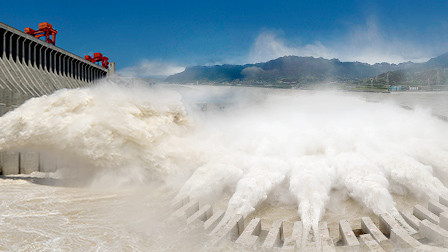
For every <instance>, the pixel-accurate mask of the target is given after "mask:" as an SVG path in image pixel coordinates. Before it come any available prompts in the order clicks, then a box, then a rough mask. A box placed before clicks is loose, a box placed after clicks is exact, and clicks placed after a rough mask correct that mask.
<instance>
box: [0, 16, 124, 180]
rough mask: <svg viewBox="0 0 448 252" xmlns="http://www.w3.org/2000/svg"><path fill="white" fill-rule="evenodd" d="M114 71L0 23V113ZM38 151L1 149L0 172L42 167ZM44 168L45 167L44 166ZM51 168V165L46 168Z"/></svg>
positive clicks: (16, 172)
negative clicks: (34, 98)
mask: <svg viewBox="0 0 448 252" xmlns="http://www.w3.org/2000/svg"><path fill="white" fill-rule="evenodd" d="M114 71H115V64H114V63H111V67H110V69H109V70H107V69H104V68H103V67H100V66H98V65H96V64H94V63H92V62H90V61H87V60H85V59H83V58H81V57H79V56H77V55H74V54H73V53H70V52H68V51H65V50H63V49H61V48H59V47H57V46H54V45H52V44H50V43H47V42H44V41H42V40H40V39H38V38H35V37H34V36H32V35H29V34H26V33H24V32H22V31H19V30H17V29H15V28H13V27H11V26H8V25H6V24H4V23H0V116H3V115H4V114H6V113H7V112H8V111H11V110H13V109H15V108H16V107H18V106H20V105H21V104H22V103H24V102H25V101H26V100H28V99H29V98H32V97H39V96H42V95H50V94H52V93H53V92H54V91H56V90H59V89H64V88H66V89H71V88H80V87H86V86H89V85H92V84H93V83H95V82H96V81H98V80H99V79H101V78H104V77H106V76H107V75H108V74H109V73H113V72H114ZM41 163H42V162H41V161H40V155H39V153H27V152H3V153H1V155H0V171H1V172H2V174H3V175H8V174H18V173H31V172H33V171H39V170H44V168H43V164H41ZM45 170H48V169H45ZM50 170H52V169H50Z"/></svg>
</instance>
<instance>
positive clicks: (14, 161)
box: [0, 151, 20, 175]
mask: <svg viewBox="0 0 448 252" xmlns="http://www.w3.org/2000/svg"><path fill="white" fill-rule="evenodd" d="M1 156H2V158H1V164H0V166H1V170H2V174H3V175H11V174H18V173H19V164H20V157H19V152H17V151H5V152H2V153H1Z"/></svg>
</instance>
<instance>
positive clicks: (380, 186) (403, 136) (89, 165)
mask: <svg viewBox="0 0 448 252" xmlns="http://www.w3.org/2000/svg"><path fill="white" fill-rule="evenodd" d="M121 82H122V81H121V80H120V79H115V80H113V81H112V80H109V81H106V82H105V83H103V84H102V85H99V86H97V87H93V88H87V89H76V90H61V91H58V92H56V93H55V94H53V95H51V96H44V97H40V98H33V99H31V100H29V101H27V102H26V103H25V104H24V105H22V106H21V107H19V108H17V109H16V110H15V111H13V112H10V113H8V114H6V115H4V116H3V117H1V118H0V125H2V127H1V129H0V150H7V149H8V150H13V149H17V150H24V149H25V150H39V151H45V152H46V155H49V156H50V157H51V158H53V159H56V158H57V159H59V163H60V165H59V168H60V169H59V170H58V171H57V172H56V173H51V174H50V175H46V174H44V173H33V174H31V175H18V176H9V177H3V178H2V179H1V180H0V187H1V188H2V191H3V193H2V194H0V199H1V204H0V234H1V236H2V237H3V238H2V239H1V240H0V249H1V250H18V249H29V250H45V249H49V248H60V249H62V250H64V248H66V249H75V250H86V249H87V250H90V249H92V248H96V249H100V250H174V249H177V250H179V249H180V250H192V249H193V250H198V249H206V248H207V247H206V246H207V244H206V241H207V237H206V236H205V234H203V233H201V232H198V231H197V230H195V231H190V232H189V231H188V229H187V227H179V226H176V227H170V226H166V225H165V224H164V223H163V222H161V220H163V219H165V218H166V217H167V214H168V211H167V210H166V208H167V206H166V205H167V203H168V202H169V201H170V200H171V199H173V198H174V197H175V196H176V194H178V193H179V194H178V197H179V196H182V195H188V196H190V197H192V198H198V199H200V200H202V201H203V202H211V203H214V205H215V206H216V207H218V208H223V209H227V214H226V216H225V218H228V217H229V216H231V215H232V214H235V213H239V214H243V215H249V214H251V215H252V216H257V217H262V218H265V219H266V220H267V221H272V220H273V218H284V219H288V220H298V219H301V220H302V221H303V222H304V224H305V228H308V230H309V232H314V231H315V230H316V225H317V222H318V221H319V220H320V219H322V218H324V219H325V220H327V221H329V222H331V221H333V222H337V221H338V220H340V219H341V218H348V219H350V218H354V217H356V216H363V215H372V214H380V213H384V212H389V213H391V214H393V215H395V217H396V216H397V209H398V210H402V209H403V208H404V209H408V208H409V207H410V204H411V203H416V202H424V201H426V200H427V199H429V198H436V197H437V196H438V195H439V194H441V193H444V192H447V189H446V187H445V186H444V185H443V183H446V179H447V178H448V177H447V172H448V166H447V164H448V160H447V159H448V143H447V142H446V139H448V135H447V134H448V133H447V132H448V124H447V123H446V122H443V121H441V120H439V119H437V118H436V117H434V116H432V115H431V114H432V113H433V111H434V112H436V111H437V113H438V114H443V113H445V114H444V115H448V113H447V112H446V110H443V109H441V108H443V107H444V108H446V107H447V106H446V101H447V99H446V98H448V94H447V93H406V94H405V93H402V94H365V93H362V94H361V93H360V94H352V93H342V92H337V91H299V90H274V89H257V88H239V87H232V88H229V87H202V86H175V85H173V86H169V87H161V86H155V87H151V88H148V87H140V86H129V85H126V84H123V83H121ZM394 102H395V103H394ZM205 103H207V104H208V107H207V111H202V110H201V107H202V108H203V104H205ZM403 103H404V105H410V106H412V107H414V108H415V109H414V110H412V111H410V110H406V109H403V108H401V107H400V105H403ZM279 209H280V210H279ZM338 209H339V210H338ZM408 210H409V209H408ZM337 211H340V212H341V213H342V214H341V215H337V216H334V213H335V212H337ZM328 214H329V215H328ZM332 216H333V217H332ZM332 218H333V219H332ZM224 246H231V245H224Z"/></svg>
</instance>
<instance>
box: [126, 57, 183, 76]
mask: <svg viewBox="0 0 448 252" xmlns="http://www.w3.org/2000/svg"><path fill="white" fill-rule="evenodd" d="M184 70H185V67H184V66H179V65H177V64H174V63H167V62H163V61H149V60H143V61H141V62H140V63H139V64H138V65H135V66H131V67H126V68H124V69H122V70H120V71H119V72H118V73H119V74H121V75H123V76H126V77H140V78H150V77H167V76H169V75H172V74H175V73H180V72H182V71H184Z"/></svg>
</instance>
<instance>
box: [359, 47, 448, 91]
mask: <svg viewBox="0 0 448 252" xmlns="http://www.w3.org/2000/svg"><path fill="white" fill-rule="evenodd" d="M361 82H362V83H366V84H368V83H372V84H377V85H381V84H388V85H405V86H434V85H446V84H448V53H445V54H442V55H440V56H438V57H435V58H432V59H430V60H428V61H427V62H424V63H414V64H412V65H410V66H409V67H407V68H403V69H400V70H395V71H387V72H385V73H381V74H379V75H377V76H375V77H374V78H373V80H370V79H364V80H362V81H361Z"/></svg>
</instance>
